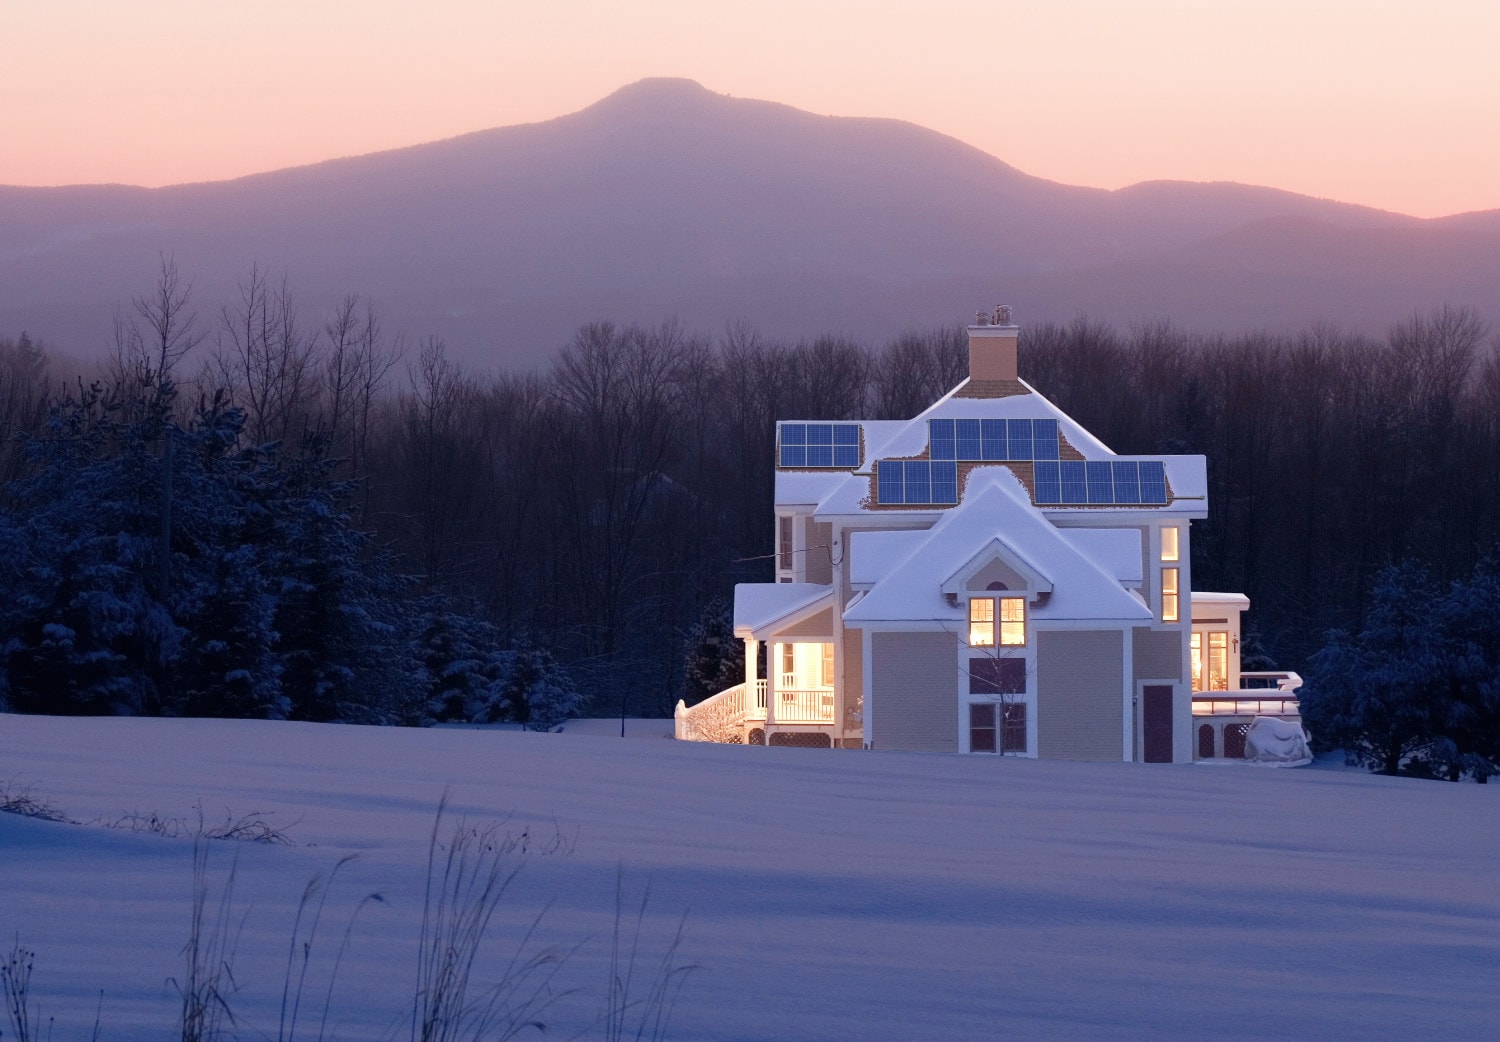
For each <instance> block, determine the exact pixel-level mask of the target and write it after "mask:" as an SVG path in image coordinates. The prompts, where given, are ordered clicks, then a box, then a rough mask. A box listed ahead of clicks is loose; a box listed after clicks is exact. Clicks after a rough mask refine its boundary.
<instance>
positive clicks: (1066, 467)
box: [1058, 460, 1089, 505]
mask: <svg viewBox="0 0 1500 1042" xmlns="http://www.w3.org/2000/svg"><path fill="white" fill-rule="evenodd" d="M1058 467H1059V469H1060V471H1061V474H1062V496H1061V498H1060V499H1059V500H1058V502H1060V503H1064V504H1070V505H1071V504H1083V503H1087V502H1088V501H1089V491H1088V476H1087V473H1086V472H1085V471H1084V467H1083V461H1082V460H1063V461H1062V462H1061V463H1059V464H1058Z"/></svg>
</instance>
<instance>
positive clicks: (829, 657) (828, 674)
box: [823, 644, 833, 687]
mask: <svg viewBox="0 0 1500 1042" xmlns="http://www.w3.org/2000/svg"><path fill="white" fill-rule="evenodd" d="M823 686H824V687H832V686H833V645H832V644H824V645H823Z"/></svg>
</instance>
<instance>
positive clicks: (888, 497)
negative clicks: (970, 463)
mask: <svg viewBox="0 0 1500 1042" xmlns="http://www.w3.org/2000/svg"><path fill="white" fill-rule="evenodd" d="M875 496H876V502H877V503H881V504H883V505H891V504H904V505H907V506H933V505H940V506H952V505H953V504H955V503H957V502H958V464H957V463H954V462H953V461H951V460H926V459H907V460H900V459H883V460H880V461H878V462H877V463H876V464H875Z"/></svg>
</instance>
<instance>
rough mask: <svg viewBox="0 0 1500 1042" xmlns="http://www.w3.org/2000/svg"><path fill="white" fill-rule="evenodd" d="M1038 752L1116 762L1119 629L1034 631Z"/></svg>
mask: <svg viewBox="0 0 1500 1042" xmlns="http://www.w3.org/2000/svg"><path fill="white" fill-rule="evenodd" d="M1036 643H1037V653H1036V674H1037V679H1036V686H1037V696H1036V698H1037V712H1036V718H1037V755H1038V756H1042V757H1047V758H1050V759H1061V760H1119V759H1120V758H1121V756H1122V754H1123V751H1124V731H1123V730H1122V722H1121V704H1122V702H1121V699H1122V697H1123V696H1122V692H1123V691H1124V681H1125V663H1124V654H1123V653H1124V639H1123V634H1122V633H1121V632H1120V631H1119V630H1113V631H1109V630H1103V631H1099V630H1080V631H1077V632H1071V631H1046V630H1043V631H1041V632H1039V633H1038V634H1037V640H1036Z"/></svg>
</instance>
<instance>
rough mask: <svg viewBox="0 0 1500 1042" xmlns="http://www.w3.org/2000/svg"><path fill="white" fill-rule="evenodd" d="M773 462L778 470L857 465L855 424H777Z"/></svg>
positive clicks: (846, 467)
mask: <svg viewBox="0 0 1500 1042" xmlns="http://www.w3.org/2000/svg"><path fill="white" fill-rule="evenodd" d="M777 430H778V435H779V437H778V440H779V446H778V452H777V457H776V459H777V463H778V465H779V466H782V467H837V468H839V469H841V470H853V469H854V468H856V467H858V466H859V463H860V452H859V424H857V423H779V424H777Z"/></svg>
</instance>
